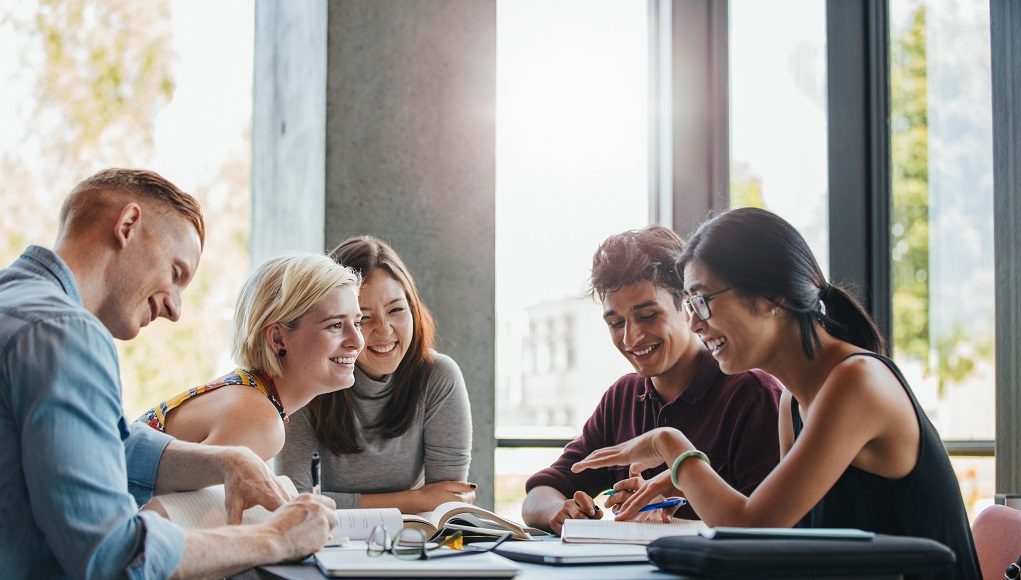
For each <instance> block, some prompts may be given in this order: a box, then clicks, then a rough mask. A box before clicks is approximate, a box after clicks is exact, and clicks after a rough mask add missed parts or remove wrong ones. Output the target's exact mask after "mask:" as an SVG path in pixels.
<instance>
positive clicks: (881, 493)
mask: <svg viewBox="0 0 1021 580" xmlns="http://www.w3.org/2000/svg"><path fill="white" fill-rule="evenodd" d="M851 356H870V357H872V358H876V359H879V360H880V361H882V362H883V363H884V364H885V365H886V366H887V367H889V369H890V370H891V371H893V374H894V375H896V376H897V380H898V381H899V382H900V384H901V386H902V387H904V391H905V392H907V394H908V397H909V398H910V399H911V404H912V405H913V406H914V408H915V416H916V417H917V418H918V427H919V435H920V444H919V449H918V464H917V465H915V468H914V469H912V470H911V473H909V474H907V475H906V476H904V477H902V478H900V479H889V478H886V477H882V476H879V475H876V474H874V473H869V472H867V471H863V470H861V469H858V468H857V467H854V466H853V465H852V466H848V468H847V470H846V471H844V473H843V475H841V476H840V479H838V480H837V482H836V483H835V484H834V485H833V487H832V488H831V489H830V491H829V492H827V493H826V495H825V496H823V498H822V500H821V501H820V502H819V503H818V504H816V506H815V507H814V508H812V510H811V511H810V512H808V514H807V515H806V516H805V517H804V519H802V520H801V521H800V522H798V525H797V527H804V528H860V529H863V530H871V531H873V532H876V533H877V534H890V535H897V536H916V537H922V538H930V539H933V540H936V541H937V542H939V543H941V544H943V545H945V546H947V547H949V548H950V549H951V550H953V551H954V553H955V554H956V555H957V563H956V564H955V565H954V568H953V570H952V571H950V570H947V571H945V572H943V573H941V574H933V575H915V576H906V578H956V579H968V578H979V577H980V576H979V569H978V557H977V556H976V554H975V542H974V540H973V539H972V537H971V527H970V526H969V524H968V514H967V512H965V510H964V501H963V500H962V499H961V488H960V486H959V485H958V483H957V478H956V477H955V476H954V470H953V468H952V467H951V465H950V458H949V457H948V456H947V453H946V450H945V449H944V447H943V442H942V441H941V439H940V436H939V433H937V432H936V428H935V427H933V425H932V423H930V422H929V418H928V417H927V416H926V415H925V412H924V411H923V410H922V408H921V406H919V404H918V401H917V400H916V399H915V395H914V394H913V393H912V392H911V388H910V387H908V383H907V381H906V380H905V379H904V375H902V374H901V372H900V369H898V368H897V366H896V365H895V364H894V363H893V361H891V360H890V359H888V358H886V357H883V356H880V355H877V354H874V353H858V354H854V355H851ZM848 358H850V357H848ZM791 415H792V417H793V419H794V439H795V440H797V438H798V436H799V435H800V434H801V430H802V427H803V423H802V420H801V414H800V412H799V407H798V401H797V400H795V399H791ZM951 572H952V573H951Z"/></svg>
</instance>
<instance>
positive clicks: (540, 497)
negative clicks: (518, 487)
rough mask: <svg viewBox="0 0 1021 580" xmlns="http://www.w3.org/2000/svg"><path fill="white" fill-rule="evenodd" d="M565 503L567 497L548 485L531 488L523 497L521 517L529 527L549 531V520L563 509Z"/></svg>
mask: <svg viewBox="0 0 1021 580" xmlns="http://www.w3.org/2000/svg"><path fill="white" fill-rule="evenodd" d="M565 501H567V497H566V496H565V495H564V494H562V493H560V491H558V490H557V489H555V488H552V487H550V486H548V485H539V486H536V487H533V488H532V489H531V491H529V492H528V494H527V495H525V501H524V503H523V504H522V506H521V516H522V517H523V518H524V520H525V524H527V525H529V526H532V527H536V528H540V529H543V530H550V523H549V522H550V519H551V518H552V517H553V516H554V515H556V514H557V512H559V511H560V510H561V508H563V507H564V502H565Z"/></svg>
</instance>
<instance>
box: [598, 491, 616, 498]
mask: <svg viewBox="0 0 1021 580" xmlns="http://www.w3.org/2000/svg"><path fill="white" fill-rule="evenodd" d="M615 493H617V490H615V489H608V490H606V491H604V492H603V493H601V494H599V495H605V496H606V497H610V496H611V495H613V494H615ZM599 495H597V496H596V497H599Z"/></svg>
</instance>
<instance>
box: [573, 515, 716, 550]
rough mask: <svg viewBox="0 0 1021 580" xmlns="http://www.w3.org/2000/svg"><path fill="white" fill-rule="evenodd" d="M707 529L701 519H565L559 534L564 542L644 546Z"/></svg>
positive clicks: (692, 534) (693, 534) (696, 533)
mask: <svg viewBox="0 0 1021 580" xmlns="http://www.w3.org/2000/svg"><path fill="white" fill-rule="evenodd" d="M703 529H706V525H705V524H704V523H702V521H701V520H682V519H677V518H675V519H673V520H671V521H670V522H669V523H662V522H616V521H613V520H565V521H564V530H563V532H562V533H561V534H560V537H561V538H563V540H564V542H565V543H585V544H639V545H645V544H649V543H651V542H652V541H653V540H656V539H659V538H662V537H664V536H695V535H698V533H699V532H700V531H701V530H703Z"/></svg>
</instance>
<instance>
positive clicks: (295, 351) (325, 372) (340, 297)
mask: <svg viewBox="0 0 1021 580" xmlns="http://www.w3.org/2000/svg"><path fill="white" fill-rule="evenodd" d="M360 320H361V312H360V311H359V309H358V294H357V293H356V292H355V289H354V288H353V287H351V286H345V287H342V288H335V289H333V290H332V291H330V292H329V293H328V294H327V295H326V296H324V297H323V299H322V300H320V301H319V302H317V303H316V305H315V306H313V307H312V308H310V309H309V310H308V312H306V313H305V314H304V315H303V316H302V317H301V319H300V320H299V321H298V325H297V326H296V327H295V328H293V329H289V328H286V327H284V326H282V325H273V327H275V328H271V329H270V330H269V331H268V332H270V334H272V333H273V332H279V333H280V334H281V337H280V339H279V342H280V343H281V344H282V345H283V347H284V348H285V349H286V350H287V354H286V356H284V357H283V358H281V359H280V362H281V364H282V367H283V378H284V381H281V382H286V383H296V382H299V381H300V383H301V384H302V385H303V386H306V387H310V388H311V390H312V391H314V392H316V393H317V394H321V393H329V392H332V391H337V390H340V389H346V388H348V387H350V386H351V385H353V384H354V380H355V379H354V367H355V359H357V358H358V353H359V352H361V350H362V347H363V346H365V341H364V340H363V339H362V333H361V331H360V330H359V328H358V325H359V321H360Z"/></svg>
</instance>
